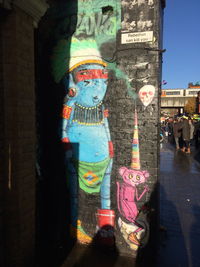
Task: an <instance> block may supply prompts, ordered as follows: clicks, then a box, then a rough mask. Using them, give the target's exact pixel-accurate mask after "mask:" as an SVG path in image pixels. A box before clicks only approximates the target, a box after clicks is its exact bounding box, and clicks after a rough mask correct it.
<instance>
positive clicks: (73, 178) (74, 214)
mask: <svg viewBox="0 0 200 267" xmlns="http://www.w3.org/2000/svg"><path fill="white" fill-rule="evenodd" d="M67 166H68V170H69V177H68V179H69V190H70V213H71V214H70V217H71V218H70V221H71V224H72V225H73V226H74V227H76V224H77V220H78V176H77V173H76V169H75V167H74V165H73V163H72V162H70V159H68V160H67Z"/></svg>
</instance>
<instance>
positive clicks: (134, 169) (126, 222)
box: [117, 110, 149, 250]
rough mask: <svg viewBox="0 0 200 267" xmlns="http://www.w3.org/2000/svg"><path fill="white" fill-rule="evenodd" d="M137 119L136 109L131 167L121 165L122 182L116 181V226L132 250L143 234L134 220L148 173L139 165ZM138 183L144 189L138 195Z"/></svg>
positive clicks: (145, 187) (138, 244) (144, 190)
mask: <svg viewBox="0 0 200 267" xmlns="http://www.w3.org/2000/svg"><path fill="white" fill-rule="evenodd" d="M137 120H138V119H137V111H136V110H135V125H134V134H133V143H132V162H131V169H128V168H127V167H121V168H120V169H119V174H120V175H121V177H122V179H123V182H122V183H119V182H117V203H118V211H119V213H120V215H121V216H122V218H120V217H119V219H118V226H119V228H120V231H121V233H122V235H123V237H124V239H125V241H126V243H127V244H128V245H129V247H130V248H131V249H134V250H137V248H138V247H139V246H140V239H141V238H142V237H143V235H144V234H145V229H144V228H143V227H142V226H141V225H140V224H138V223H137V221H136V219H137V216H138V214H139V211H138V207H137V202H138V201H139V200H140V199H142V197H143V196H144V195H145V193H146V192H148V191H149V188H148V186H147V185H146V184H145V183H146V181H147V179H148V177H149V173H148V171H142V170H141V167H140V154H139V153H140V152H139V139H138V121H137ZM140 184H144V189H143V192H142V193H141V194H140V195H139V194H138V189H137V186H138V185H140Z"/></svg>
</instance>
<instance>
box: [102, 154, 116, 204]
mask: <svg viewBox="0 0 200 267" xmlns="http://www.w3.org/2000/svg"><path fill="white" fill-rule="evenodd" d="M112 164H113V159H111V160H110V162H109V164H108V167H107V169H106V172H105V175H104V178H103V181H102V183H101V192H100V194H101V208H102V209H110V176H111V170H112Z"/></svg>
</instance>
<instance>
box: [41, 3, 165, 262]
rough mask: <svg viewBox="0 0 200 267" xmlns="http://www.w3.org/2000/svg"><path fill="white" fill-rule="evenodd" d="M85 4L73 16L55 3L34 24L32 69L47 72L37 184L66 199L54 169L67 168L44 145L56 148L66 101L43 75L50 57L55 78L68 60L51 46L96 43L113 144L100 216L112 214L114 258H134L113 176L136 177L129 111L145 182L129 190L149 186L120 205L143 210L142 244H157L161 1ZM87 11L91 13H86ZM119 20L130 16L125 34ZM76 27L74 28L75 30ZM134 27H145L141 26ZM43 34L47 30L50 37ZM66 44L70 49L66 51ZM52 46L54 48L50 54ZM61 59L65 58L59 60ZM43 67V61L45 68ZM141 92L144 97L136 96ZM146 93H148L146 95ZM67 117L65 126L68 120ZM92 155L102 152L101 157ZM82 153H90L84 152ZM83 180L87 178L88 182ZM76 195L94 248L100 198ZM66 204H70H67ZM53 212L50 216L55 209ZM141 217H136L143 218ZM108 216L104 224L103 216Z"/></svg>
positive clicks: (49, 73)
mask: <svg viewBox="0 0 200 267" xmlns="http://www.w3.org/2000/svg"><path fill="white" fill-rule="evenodd" d="M92 2H93V5H92V4H91V1H89V0H88V1H87V0H86V1H77V3H78V7H79V8H78V10H76V9H75V8H74V6H73V5H71V9H69V8H68V7H66V6H65V4H64V3H61V4H60V5H58V6H57V5H56V4H55V5H54V6H52V9H50V11H49V13H48V12H47V14H46V16H45V18H44V19H43V20H42V21H41V24H40V27H39V29H40V34H39V41H40V42H39V45H40V51H41V54H40V58H39V62H41V64H44V66H47V67H45V68H44V67H42V68H41V69H42V73H41V72H39V74H38V75H39V79H38V80H39V83H38V87H39V88H41V89H42V88H43V89H44V91H43V92H42V94H41V90H40V89H39V90H38V91H39V94H38V96H39V97H38V98H40V102H41V103H42V104H40V107H41V109H40V111H41V113H40V119H41V121H42V123H40V129H39V131H40V134H41V137H42V138H41V143H40V150H41V151H42V154H43V155H42V160H41V163H42V164H41V166H43V168H42V172H43V174H44V176H43V179H44V181H45V183H46V186H49V188H50V191H51V192H54V191H56V190H55V186H57V195H58V192H59V193H60V195H62V199H65V198H64V197H63V194H64V193H65V192H64V191H62V190H61V189H60V188H59V186H58V183H59V182H58V181H61V179H62V180H63V179H64V180H66V181H68V183H70V178H71V177H72V175H71V177H70V175H69V173H68V176H67V175H66V176H65V177H64V178H63V176H64V175H65V172H64V171H63V172H62V173H61V172H60V170H63V168H67V167H66V166H64V161H65V159H63V158H62V157H60V158H59V157H58V154H59V153H56V152H57V151H59V149H57V150H56V149H53V148H52V147H51V148H50V147H49V145H47V144H48V143H49V144H50V143H51V144H54V148H55V147H56V145H57V144H59V138H60V136H59V135H58V132H59V126H60V124H59V114H60V113H61V108H62V103H63V99H64V96H65V95H66V94H67V90H66V89H67V88H63V85H62V82H60V84H59V83H57V84H56V81H55V79H54V78H55V77H53V75H52V73H53V71H52V69H53V68H52V69H51V68H50V65H51V63H52V61H51V59H52V58H53V59H54V60H55V61H56V56H57V57H58V61H59V62H58V65H57V66H56V63H55V62H53V64H54V70H55V72H56V71H57V72H58V70H59V67H60V65H61V64H60V62H62V59H63V62H66V61H67V60H66V58H67V59H68V60H69V57H70V56H69V54H70V52H71V51H67V48H66V50H64V51H62V48H63V47H62V46H61V45H60V46H59V45H58V46H56V45H57V43H59V41H60V39H62V41H63V42H62V44H63V46H64V43H65V41H66V40H69V41H70V38H72V39H73V37H75V38H76V39H75V41H74V43H76V42H77V39H78V41H80V46H81V45H82V47H83V43H84V41H85V42H86V43H87V42H88V47H92V45H93V43H94V42H96V43H97V46H98V49H99V52H100V54H101V56H102V60H103V61H105V62H106V63H107V68H108V70H109V74H108V77H109V78H108V87H107V92H106V96H105V98H104V99H103V103H104V104H105V107H106V108H108V109H109V117H108V122H109V130H110V133H111V140H112V142H113V145H114V152H115V153H114V158H113V166H112V171H111V197H110V198H111V207H110V208H107V210H109V209H111V210H112V212H113V211H114V212H115V215H116V219H115V238H116V246H117V248H118V251H119V253H120V254H122V255H128V256H134V257H135V256H136V255H137V253H138V251H140V248H141V247H140V246H134V245H133V243H132V244H131V242H129V234H132V237H133V236H134V234H136V233H137V232H134V230H133V229H136V228H137V226H136V225H137V222H135V224H134V222H131V220H129V219H130V218H124V217H126V216H124V214H122V212H121V211H120V210H119V207H118V205H117V197H118V195H117V183H120V184H122V183H123V179H122V175H120V173H119V170H120V168H121V167H126V168H127V169H129V171H132V172H133V173H134V174H135V172H134V171H135V170H133V169H131V168H132V167H131V163H132V150H133V149H132V142H133V132H134V111H135V108H136V109H137V114H138V130H139V144H140V148H139V154H140V169H139V171H141V172H143V171H147V172H148V173H149V177H148V179H147V180H145V182H143V183H141V184H140V185H136V183H135V184H134V185H133V187H134V190H135V188H136V187H137V189H138V192H139V194H141V193H142V192H143V190H144V188H147V187H148V189H149V190H148V192H146V191H145V194H144V195H143V197H142V198H141V199H140V201H136V199H135V198H134V199H133V194H132V195H131V196H130V195H129V196H127V197H125V198H124V199H123V200H124V201H127V199H126V198H129V197H130V198H131V197H132V200H131V201H130V202H135V203H136V206H137V209H138V211H141V207H144V208H146V211H147V216H146V215H144V218H143V222H142V223H144V224H145V223H146V224H147V225H148V226H144V225H143V226H144V229H145V231H144V232H146V236H147V237H148V236H149V235H150V236H151V237H152V238H150V239H149V240H150V243H151V240H156V232H155V230H156V229H155V228H151V225H152V224H153V225H154V226H155V225H156V224H155V222H156V216H157V214H158V213H157V203H158V198H157V197H158V196H157V180H158V168H159V138H158V137H159V113H160V97H159V96H160V76H161V51H160V48H161V47H162V8H161V1H159V0H155V1H143V4H141V5H139V4H137V3H136V2H133V5H134V6H133V7H131V8H130V5H128V6H127V5H125V4H126V1H112V0H110V1H104V0H102V1H95V0H94V1H92ZM122 2H123V5H122ZM140 2H142V1H140ZM73 3H75V1H73ZM62 4H63V5H62ZM91 5H92V7H90V6H91ZM86 7H87V8H86ZM65 8H66V10H65ZM61 10H62V12H61ZM79 12H80V13H79ZM142 12H143V14H142ZM125 13H129V14H128V15H129V17H128V18H129V19H128V20H129V23H131V25H132V26H131V28H130V29H128V28H126V25H125V26H123V27H125V28H124V29H122V20H123V19H124V17H125ZM64 14H65V15H64ZM139 14H141V16H144V15H145V16H146V17H145V18H144V17H143V22H144V23H146V26H144V29H142V30H141V29H139V23H138V20H139ZM65 16H66V17H65ZM69 18H70V19H69ZM76 20H77V28H76V27H75V26H76V23H75V22H76ZM49 25H50V26H51V27H50V26H49ZM134 25H135V26H134ZM136 25H138V26H136ZM141 25H144V24H142V23H141ZM49 27H50V29H51V31H49ZM73 27H75V28H73ZM127 27H129V26H127ZM134 27H135V28H134ZM137 27H138V28H137ZM142 27H143V26H142ZM145 27H146V28H145ZM72 28H73V31H72V30H71V31H70V29H72ZM44 33H45V35H44ZM123 34H127V37H126V38H125V39H126V40H127V41H125V42H124V43H123V42H122V35H123ZM140 34H141V35H140ZM151 34H152V35H151ZM142 35H143V36H145V38H147V41H144V39H143V37H142V38H141V39H140V36H142ZM132 36H133V37H132ZM151 36H152V37H151ZM148 38H149V39H148ZM91 39H92V41H91ZM138 40H139V41H138ZM93 41H94V42H93ZM71 45H72V46H73V44H71ZM55 47H56V49H55V50H54V48H55ZM93 48H94V47H93ZM72 50H73V49H72ZM54 51H56V52H57V54H56V53H54ZM92 51H94V50H92ZM59 52H60V54H59ZM62 53H63V54H64V56H65V57H63V58H62V56H63V54H62ZM72 53H73V52H72ZM91 54H92V53H91ZM44 55H45V57H44ZM52 55H53V56H52ZM88 56H91V55H88ZM74 57H76V54H74ZM64 60H65V61H64ZM44 62H46V64H45V63H44ZM112 63H113V64H112ZM59 64H60V65H59ZM39 65H40V64H39ZM63 69H64V71H63V73H62V70H61V68H60V70H61V76H62V75H63V76H64V75H65V74H66V70H68V65H67V63H66V66H65V68H63ZM72 72H73V71H72ZM77 84H78V83H76V81H75V82H74V85H73V86H75V88H76V86H77V88H78V90H82V88H81V86H80V85H79V84H78V85H77ZM79 86H80V87H79ZM66 87H67V86H66ZM69 87H70V86H69ZM142 88H143V91H142V90H141V89H142ZM78 90H77V91H78ZM145 90H147V91H145ZM148 90H152V91H151V92H150V91H148ZM142 92H143V93H145V94H146V93H147V95H149V96H150V95H151V96H152V97H151V99H150V101H149V102H148V101H147V102H148V103H147V102H145V101H146V100H144V99H143V100H142V97H141V96H142ZM47 94H49V98H48V99H49V101H48V102H45V98H46V95H47ZM140 94H141V96H140ZM66 99H67V98H65V100H64V101H66V102H65V104H66V105H67V104H68V103H69V104H70V101H69V102H67V100H66ZM52 107H53V108H52ZM48 111H49V112H48ZM46 114H48V115H49V116H48V117H47V116H45V115H46ZM69 117H70V115H69ZM69 117H68V119H71V118H69ZM44 118H45V119H44ZM43 122H44V123H43ZM86 124H87V123H86ZM48 126H49V127H50V128H49V127H48ZM56 127H58V128H56ZM82 127H83V126H82ZM66 128H67V127H66ZM47 129H48V130H47ZM49 129H50V131H49ZM48 131H49V132H51V135H52V136H53V138H52V136H50V135H44V132H48ZM89 131H92V127H91V128H89V127H88V132H89ZM80 135H81V134H80ZM99 136H101V134H99ZM99 136H98V134H97V135H96V139H95V140H92V141H91V142H94V143H95V144H96V143H98V138H99ZM86 138H87V136H86ZM88 143H89V142H88ZM78 146H79V145H77V147H78ZM88 146H89V145H88ZM105 146H106V145H105ZM57 148H58V147H57ZM59 148H60V147H59ZM98 152H99V153H101V151H98ZM87 153H90V152H89V151H87ZM87 153H86V154H87ZM97 154H98V153H97ZM63 155H64V154H63ZM63 157H64V156H63ZM59 160H60V162H59ZM83 161H84V160H83ZM46 162H54V165H51V166H50V164H48V166H47V165H46ZM51 169H52V171H51ZM55 174H56V175H55ZM73 174H74V173H73ZM85 174H87V173H85ZM140 175H141V173H140ZM77 176H78V175H77ZM58 177H59V179H58ZM85 177H87V175H86V176H85ZM73 178H74V176H73ZM90 178H91V177H90ZM50 182H52V184H53V185H51V184H50ZM66 183H67V182H66ZM59 190H60V191H59ZM134 190H132V193H133V192H135V191H134ZM83 191H84V190H80V188H79V203H78V214H79V219H80V218H81V219H80V220H81V221H82V223H83V224H82V225H84V226H83V228H84V230H85V232H86V233H88V236H90V237H91V239H93V241H94V240H96V234H97V233H96V232H95V231H96V229H97V228H96V226H97V224H98V222H97V210H98V209H99V208H100V205H101V204H100V201H101V200H100V197H99V194H92V193H91V194H87V193H88V192H85V191H84V192H83ZM57 195H56V194H55V193H54V194H51V199H50V198H49V196H48V195H46V199H45V200H43V201H44V202H46V203H48V204H49V201H48V199H49V200H51V201H52V198H53V199H54V201H53V203H54V205H55V206H56V205H57V204H58V201H57ZM69 198H70V197H69ZM71 200H72V202H73V199H72V198H71ZM56 201H57V202H56ZM60 201H62V200H60ZM65 203H66V202H64V204H63V205H59V208H60V210H61V207H62V209H64V212H66V214H67V215H68V214H69V213H67V212H68V209H67V208H68V207H67V204H65ZM68 203H69V201H68ZM40 204H41V203H40ZM130 205H131V204H130ZM47 206H48V205H47ZM55 206H54V210H55V209H56V207H55ZM51 207H52V206H51ZM132 207H133V206H132ZM132 207H131V208H132ZM134 208H135V206H134ZM100 209H101V208H100ZM52 211H53V207H52V209H51V212H52ZM62 212H63V210H62ZM54 214H55V213H54ZM140 214H142V212H141V213H140ZM55 215H56V214H55ZM69 215H70V214H69ZM48 216H49V215H48ZM107 216H108V217H109V215H108V214H107ZM69 217H70V216H69ZM49 218H50V216H49ZM62 219H63V220H62ZM62 219H58V221H59V223H60V225H62V226H63V227H66V228H67V226H68V225H67V221H64V216H63V218H62ZM119 219H121V220H123V222H124V224H123V225H125V224H126V226H125V227H121V225H122V224H119ZM140 219H141V218H140ZM141 220H142V219H141ZM47 221H48V220H47ZM145 227H146V228H145ZM125 228H129V229H131V230H130V231H129V230H128V232H129V233H128V232H126V230H125ZM150 229H151V230H150ZM54 230H55V231H56V227H55V228H54ZM131 231H132V232H131ZM100 232H101V229H100ZM110 232H111V233H112V231H110ZM100 234H101V233H100ZM83 236H84V234H83ZM88 236H87V237H86V239H85V240H82V239H81V238H82V236H81V238H80V240H79V242H80V243H81V242H82V243H84V242H87V241H88V239H89V238H88ZM138 236H139V235H138ZM84 237H85V236H84ZM94 237H95V238H94ZM76 238H77V239H79V237H78V235H77V236H76ZM87 238H88V239H87ZM91 239H90V240H91ZM97 239H98V238H97ZM143 239H145V238H143ZM147 240H148V238H146V241H143V240H142V238H141V244H142V242H144V243H143V244H142V245H143V246H147V245H148V244H147V243H148V241H147ZM88 243H89V241H88ZM151 245H152V243H151ZM152 248H153V246H152Z"/></svg>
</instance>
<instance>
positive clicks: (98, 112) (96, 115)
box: [72, 102, 103, 125]
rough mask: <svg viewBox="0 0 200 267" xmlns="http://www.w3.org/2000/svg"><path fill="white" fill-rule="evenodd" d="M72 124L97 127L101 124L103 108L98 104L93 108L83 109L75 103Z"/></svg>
mask: <svg viewBox="0 0 200 267" xmlns="http://www.w3.org/2000/svg"><path fill="white" fill-rule="evenodd" d="M72 121H73V122H77V123H78V124H84V125H97V124H102V123H103V106H102V102H100V103H99V104H98V105H96V106H95V107H84V106H81V105H80V104H78V103H75V109H74V116H73V119H72Z"/></svg>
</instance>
